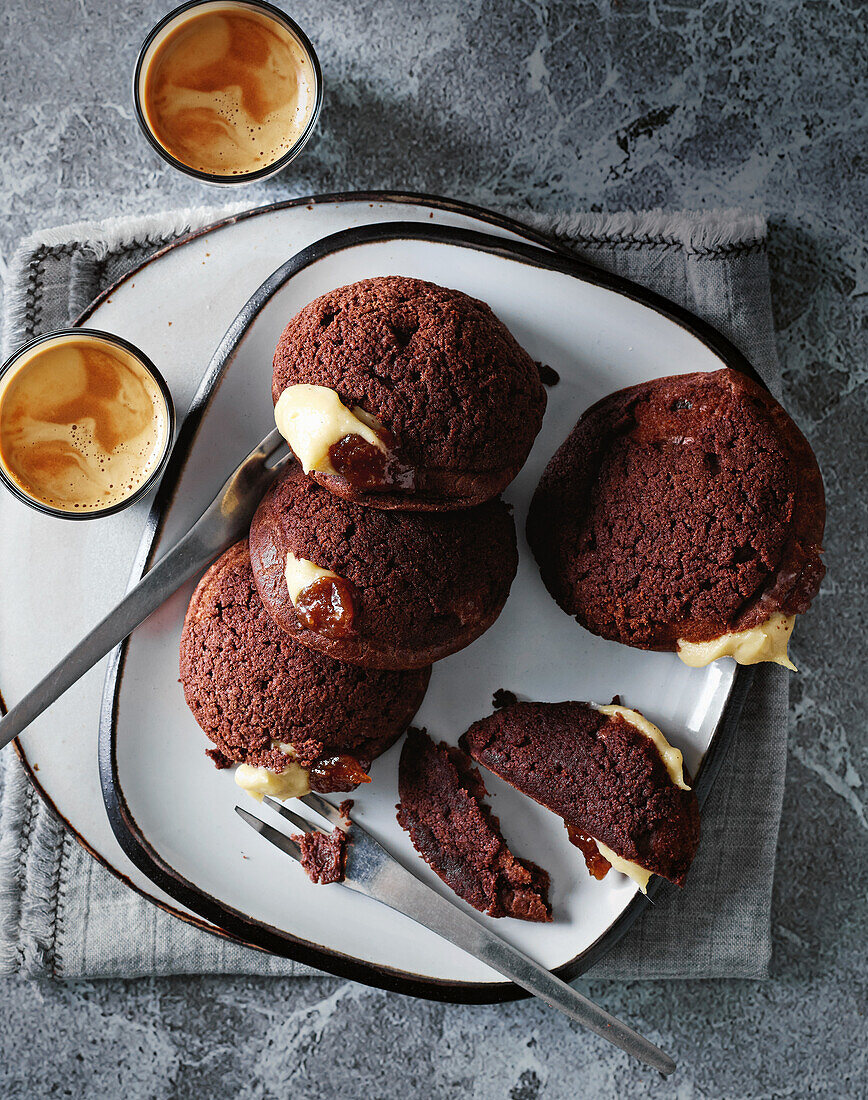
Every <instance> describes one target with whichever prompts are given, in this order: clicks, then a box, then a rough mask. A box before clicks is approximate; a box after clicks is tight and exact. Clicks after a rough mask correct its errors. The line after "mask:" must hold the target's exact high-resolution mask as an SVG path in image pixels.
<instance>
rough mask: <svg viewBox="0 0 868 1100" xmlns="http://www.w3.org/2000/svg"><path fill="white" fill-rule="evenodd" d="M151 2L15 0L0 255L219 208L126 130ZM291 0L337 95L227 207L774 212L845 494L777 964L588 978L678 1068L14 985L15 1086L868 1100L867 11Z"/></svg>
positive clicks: (794, 308)
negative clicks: (679, 976) (357, 203)
mask: <svg viewBox="0 0 868 1100" xmlns="http://www.w3.org/2000/svg"><path fill="white" fill-rule="evenodd" d="M168 6H169V5H168V3H167V2H164V3H159V2H150V0H55V2H54V3H48V2H46V0H2V3H0V43H2V46H0V122H2V130H0V132H2V135H3V138H2V141H3V144H2V156H0V264H2V262H3V259H4V258H7V259H8V256H9V255H10V254H11V251H12V249H13V248H14V246H15V243H16V241H17V240H18V239H19V238H20V237H21V236H22V235H23V234H25V233H27V232H29V231H30V230H33V229H36V228H40V227H43V226H48V225H52V224H57V223H61V222H68V221H72V220H76V219H79V218H99V217H104V216H106V215H109V214H115V213H123V212H144V211H149V210H155V209H164V208H168V207H171V206H180V205H189V204H194V203H199V202H203V201H208V202H214V201H219V195H217V194H215V192H214V191H212V190H208V189H206V188H204V187H203V186H200V185H198V184H196V183H194V182H192V181H189V180H186V179H185V178H182V177H180V176H179V175H176V174H175V173H173V172H172V171H171V170H170V169H169V168H167V167H163V166H162V165H161V164H160V163H159V162H158V161H157V160H156V158H155V157H154V155H153V154H152V153H151V151H150V149H149V148H148V147H147V146H146V145H145V143H144V141H143V140H142V139H141V138H140V136H139V133H138V131H137V128H136V125H135V122H134V120H133V115H132V110H131V106H130V90H129V84H130V73H131V71H132V66H133V62H134V59H135V54H136V50H137V46H138V44H139V42H140V41H141V39H142V37H143V36H144V34H145V32H146V31H147V30H148V28H149V26H150V25H151V24H152V23H153V22H154V21H155V20H156V19H157V17H158V16H160V15H162V14H163V12H164V11H165V10H167V7H168ZM287 10H291V11H292V13H293V14H294V15H295V16H296V17H297V18H298V20H299V21H300V22H301V24H302V25H303V26H304V27H305V29H306V30H307V31H308V33H309V34H310V36H311V37H312V39H313V40H314V41H315V43H316V44H317V46H318V48H319V51H320V53H321V57H322V62H323V67H324V70H325V78H326V86H327V92H326V101H325V109H324V112H323V116H322V124H321V127H320V131H319V134H318V136H317V137H316V138H315V139H314V141H313V142H312V143H311V145H310V146H309V147H308V150H307V151H306V152H305V154H304V155H303V157H302V158H301V160H300V161H299V162H298V163H297V166H293V167H292V168H291V169H290V171H289V172H288V173H287V174H285V175H284V176H282V177H280V178H278V179H276V180H272V181H269V182H267V183H264V184H261V185H259V186H256V187H251V188H250V189H249V190H247V191H246V192H244V194H245V197H247V198H249V200H250V203H251V205H254V204H256V203H260V202H264V201H270V200H273V199H277V198H283V197H284V196H289V195H295V194H303V193H307V192H316V191H329V190H342V189H351V188H402V189H415V190H424V191H431V192H439V193H442V194H444V195H452V196H454V197H456V198H461V199H466V200H470V201H472V202H476V203H481V204H488V205H491V206H494V207H498V206H505V205H513V204H515V203H518V204H523V205H526V206H527V207H528V209H535V210H559V209H564V208H570V209H571V208H576V207H578V208H589V209H596V210H599V209H611V210H618V209H623V208H627V207H632V208H640V207H655V206H662V207H666V208H670V209H672V208H679V207H714V206H718V205H733V204H743V205H745V206H747V207H749V208H753V209H759V210H762V211H764V212H766V213H767V215H768V217H769V219H770V222H771V226H772V232H771V253H772V273H773V297H774V305H775V310H776V320H777V325H778V330H779V334H780V335H779V347H780V354H781V358H782V361H783V364H784V383H785V393H786V401H787V404H788V406H789V408H790V409H791V411H792V412H793V414H794V416H795V417H796V419H797V420H798V421H799V423H800V424H801V426H802V427H803V428H804V430H805V431H806V432H807V434H808V436H809V437H810V439H811V442H812V443H813V445H814V448H815V449H816V451H817V454H818V455H819V458H820V462H821V464H822V467H823V471H824V474H825V478H826V486H827V490H828V496H829V505H830V523H829V531H828V538H827V549H828V553H827V562H828V566H829V576H828V578H827V580H826V582H825V584H824V587H823V591H822V593H821V595H820V597H819V599H818V600H817V601H816V603H815V606H814V609H813V611H812V613H811V615H810V616H808V617H807V619H806V620H805V622H804V623H800V625H799V630H798V636H797V640H796V642H795V646H794V652H795V660H796V663H797V664H798V665H799V668H800V669H801V670H802V674H801V675H800V676H796V677H794V678H793V698H792V730H791V754H790V759H789V776H788V783H787V793H786V801H785V808H784V825H783V829H782V832H781V840H780V850H779V862H778V874H777V879H776V883H775V909H774V934H775V954H774V960H773V978H772V980H770V981H768V982H764V983H749V982H736V981H732V982H699V981H697V982H677V983H674V982H673V983H644V984H643V983H631V984H628V985H621V986H614V985H611V984H607V983H602V982H598V983H593V984H592V985H591V992H592V995H594V996H595V997H597V998H598V999H599V1000H600V1001H601V1002H602V1003H603V1004H605V1005H606V1006H607V1007H608V1008H610V1009H611V1010H612V1011H613V1012H616V1013H618V1014H620V1015H622V1016H624V1017H625V1018H626V1019H627V1020H628V1021H630V1022H632V1023H634V1024H635V1025H636V1026H637V1027H640V1028H641V1029H642V1030H644V1031H645V1032H646V1033H647V1034H648V1035H649V1036H650V1037H652V1038H653V1039H655V1040H656V1041H658V1042H659V1043H661V1044H662V1045H663V1046H664V1047H665V1048H666V1049H667V1050H669V1051H671V1052H672V1053H674V1054H675V1055H676V1056H677V1057H678V1059H679V1062H680V1068H679V1071H678V1074H677V1076H676V1077H675V1078H674V1080H673V1081H672V1082H668V1083H667V1082H664V1081H663V1080H662V1079H659V1078H658V1079H654V1078H653V1075H649V1074H647V1073H644V1072H643V1071H642V1070H639V1069H637V1068H636V1067H635V1066H633V1065H632V1064H630V1063H628V1061H627V1059H626V1058H625V1057H624V1056H622V1055H621V1054H620V1053H619V1052H617V1051H615V1050H613V1049H612V1048H610V1047H608V1046H607V1045H606V1044H604V1043H602V1042H600V1041H598V1040H596V1039H595V1038H594V1037H593V1036H591V1035H589V1034H587V1033H585V1032H584V1031H582V1030H581V1029H579V1028H578V1027H573V1026H571V1025H570V1024H569V1023H568V1022H566V1021H565V1020H564V1019H563V1018H561V1017H559V1016H557V1015H555V1014H553V1013H551V1012H549V1011H547V1010H546V1009H545V1008H543V1007H541V1006H539V1005H537V1004H527V1003H520V1004H514V1005H510V1006H505V1007H473V1008H467V1007H454V1006H448V1005H433V1004H427V1003H424V1002H417V1001H413V1000H410V999H409V998H405V997H398V996H390V995H388V994H384V993H380V992H376V991H374V990H370V989H366V988H363V987H361V986H356V985H352V984H349V983H346V982H342V981H339V980H337V979H324V980H316V981H288V982H280V981H269V980H252V979H192V980H189V979H183V978H179V979H174V980H160V981H131V982H125V981H110V982H102V983H84V984H78V985H71V986H63V985H58V984H33V983H26V982H15V981H6V982H4V983H2V984H0V1051H2V1054H0V1093H2V1094H3V1095H4V1096H8V1097H43V1096H49V1095H63V1096H74V1097H110V1098H114V1097H125V1098H127V1100H139V1098H142V1097H184V1098H187V1097H194V1098H197V1097H200V1096H201V1097H204V1096H208V1097H212V1098H214V1100H220V1098H223V1097H230V1096H232V1097H234V1096H243V1097H251V1098H260V1097H278V1096H290V1097H294V1098H299V1100H301V1098H304V1100H315V1098H316V1100H319V1098H331V1097H337V1096H339V1095H340V1096H341V1097H344V1098H349V1100H368V1098H393V1097H394V1098H397V1097H402V1098H403V1097H423V1098H426V1100H427V1098H440V1097H453V1096H455V1097H472V1098H479V1100H489V1098H498V1097H504V1098H507V1100H536V1098H540V1100H542V1098H545V1100H560V1098H564V1100H567V1098H570V1100H572V1098H574V1097H625V1096H632V1095H636V1096H661V1097H662V1096H671V1095H677V1096H679V1097H681V1098H684V1100H692V1098H695V1097H713V1098H724V1097H726V1098H729V1097H731V1098H748V1097H749V1098H760V1097H783V1096H786V1097H801V1096H808V1095H810V1096H840V1097H845V1096H856V1095H862V1096H864V1095H866V1093H865V1091H864V1090H865V1087H866V1085H865V1081H866V1043H865V1030H864V1029H865V1018H864V1012H865V1006H866V983H865V976H866V944H865V922H864V916H865V910H864V890H865V853H866V845H865V839H866V831H868V822H866V814H865V793H864V788H863V783H862V778H861V776H862V774H863V773H864V771H865V767H866V760H865V737H864V734H865V725H866V722H865V718H866V712H865V694H866V693H865V688H864V680H865V676H864V667H865V656H866V653H865V645H864V638H863V635H864V617H863V614H862V606H863V602H864V594H865V587H866V586H865V580H864V573H865V567H864V552H865V509H864V507H863V505H862V504H861V503H860V493H863V492H864V488H865V472H866V461H865V448H864V444H865V425H866V417H865V399H864V398H865V377H866V347H865V341H864V332H865V328H864V312H862V307H863V306H864V301H865V285H864V271H865V264H864V259H865V235H864V224H865V206H864V196H865V192H864V187H865V177H864V171H865V164H866V140H865V134H866V127H865V113H866V112H865V108H866V96H865V52H864V51H865V22H864V19H865V10H864V5H863V4H862V3H861V2H860V0H828V2H823V0H801V2H799V0H772V2H767V3H763V2H761V0H753V2H748V0H707V2H704V3H694V2H691V0H671V2H668V3H667V2H664V0H657V2H655V0H620V2H617V0H598V2H596V3H589V2H578V0H571V2H562V3H550V4H545V3H532V2H510V0H489V2H483V0H439V2H437V0H431V2H429V3H422V2H418V0H295V2H293V3H292V4H291V5H287ZM860 19H861V20H862V23H861V26H862V32H861V52H860V41H859V37H858V26H859V20H860ZM232 197H235V196H234V194H233V196H232ZM860 198H861V199H862V200H863V202H862V203H861V204H860V201H859V200H860ZM860 207H861V208H860ZM860 863H861V871H859V865H860ZM860 910H861V911H860Z"/></svg>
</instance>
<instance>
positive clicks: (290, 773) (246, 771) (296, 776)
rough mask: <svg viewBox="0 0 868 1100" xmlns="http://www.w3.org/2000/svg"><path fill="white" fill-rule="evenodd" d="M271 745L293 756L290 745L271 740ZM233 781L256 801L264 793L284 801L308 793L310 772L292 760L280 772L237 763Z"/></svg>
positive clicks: (262, 796) (259, 799)
mask: <svg viewBox="0 0 868 1100" xmlns="http://www.w3.org/2000/svg"><path fill="white" fill-rule="evenodd" d="M271 746H272V748H276V749H280V751H281V752H282V753H283V754H284V755H285V756H291V757H294V756H295V752H294V751H293V748H292V746H291V745H284V744H282V743H281V742H278V741H272V743H271ZM235 782H236V783H237V784H238V786H239V787H241V789H242V790H245V791H247V793H248V794H249V795H251V796H252V797H253V798H255V799H256V801H257V802H261V801H262V799H263V798H264V797H265V795H270V796H271V797H272V798H279V799H280V800H281V801H285V800H286V799H287V798H300V797H301V796H302V795H303V794H310V772H309V771H308V770H307V768H303V767H302V766H301V765H300V764H296V763H294V762H293V761H290V763H288V764H287V765H286V767H285V768H284V770H283V771H282V772H273V771H271V769H270V768H254V767H253V766H252V765H250V764H239V765H238V767H237V768H236V769H235Z"/></svg>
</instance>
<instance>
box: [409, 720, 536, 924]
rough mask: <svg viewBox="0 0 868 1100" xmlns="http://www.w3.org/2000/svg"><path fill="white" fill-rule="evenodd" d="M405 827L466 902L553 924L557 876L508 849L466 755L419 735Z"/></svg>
mask: <svg viewBox="0 0 868 1100" xmlns="http://www.w3.org/2000/svg"><path fill="white" fill-rule="evenodd" d="M398 792H399V795H400V798H401V801H400V804H399V805H398V824H399V825H400V826H401V827H402V828H403V829H406V830H407V832H408V833H409V834H410V840H411V841H412V842H413V847H414V848H415V849H416V851H417V852H418V853H419V855H420V856H422V858H423V859H424V860H425V862H426V863H428V864H429V865H430V866H431V867H432V868H433V869H434V870H435V871H436V872H437V874H438V875H439V876H440V878H441V879H443V881H444V882H445V883H446V885H447V886H448V887H449V888H450V889H452V890H454V891H455V893H456V894H458V896H459V897H462V898H464V900H465V901H466V902H468V903H469V904H470V905H472V906H473V908H474V909H478V910H479V912H480V913H487V914H488V916H490V917H517V918H518V919H519V920H528V921H550V920H551V919H552V914H551V906H550V905H549V901H548V888H549V876H548V873H547V872H546V871H544V870H543V869H542V868H541V867H537V865H536V864H535V863H531V862H530V861H529V860H525V859H519V858H518V857H517V856H514V855H513V854H512V852H511V851H510V850H509V848H508V847H507V844H506V841H505V840H504V839H503V836H502V835H501V832H500V822H499V821H498V819H497V818H496V817H495V816H494V814H493V813H492V812H491V809H490V808H489V807H488V806H487V805H486V804H485V803H484V802H483V801H482V799H483V798H484V797H485V795H486V790H485V785H484V784H483V782H482V777H481V776H480V774H479V771H478V770H477V769H476V768H474V767H473V766H472V764H471V762H470V760H469V759H468V758H467V757H466V756H465V755H464V753H463V752H461V751H460V750H459V749H456V748H455V747H453V746H451V745H447V744H446V743H445V742H442V743H441V744H440V745H435V744H434V742H433V741H432V740H431V738H430V737H428V735H427V734H426V733H424V732H423V731H421V730H417V729H413V728H412V727H411V729H410V730H409V731H408V733H407V740H406V741H405V742H404V747H403V749H402V751H401V764H400V771H399V776H398Z"/></svg>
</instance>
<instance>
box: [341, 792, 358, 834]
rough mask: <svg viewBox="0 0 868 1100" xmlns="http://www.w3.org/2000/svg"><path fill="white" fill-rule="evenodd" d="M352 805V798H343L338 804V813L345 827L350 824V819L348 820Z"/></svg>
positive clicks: (353, 802) (353, 803)
mask: <svg viewBox="0 0 868 1100" xmlns="http://www.w3.org/2000/svg"><path fill="white" fill-rule="evenodd" d="M354 805H355V801H354V800H353V799H352V798H345V799H344V800H343V802H342V803H341V804H340V806H338V813H339V814H340V815H341V817H342V818H343V819H344V824H345V825H346V826H347V827H349V826H350V825H352V821H351V820H350V810H351V809H352V808H353V806H354Z"/></svg>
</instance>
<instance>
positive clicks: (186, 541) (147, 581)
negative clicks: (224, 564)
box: [0, 510, 232, 749]
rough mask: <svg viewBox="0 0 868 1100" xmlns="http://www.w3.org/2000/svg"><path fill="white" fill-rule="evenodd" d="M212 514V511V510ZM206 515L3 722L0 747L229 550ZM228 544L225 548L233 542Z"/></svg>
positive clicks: (3, 746)
mask: <svg viewBox="0 0 868 1100" xmlns="http://www.w3.org/2000/svg"><path fill="white" fill-rule="evenodd" d="M209 511H210V510H209ZM207 519H208V512H207V511H206V513H205V515H203V516H202V517H201V518H200V519H199V520H198V521H197V522H196V523H195V524H194V525H193V527H192V528H191V529H190V530H189V531H188V532H187V534H186V535H185V536H184V537H183V538H182V539H181V541H180V542H179V543H177V545H176V546H174V547H173V549H171V550H170V551H169V553H168V554H166V555H165V557H163V558H161V559H160V561H159V562H157V564H156V565H155V566H154V567H153V569H151V570H150V571H149V572H148V573H146V574H145V576H144V577H143V578H142V580H140V581H139V583H138V584H137V585H136V586H135V588H133V589H132V590H131V591H130V592H129V593H128V594H127V595H126V596H125V597H124V598H123V599H122V600H121V602H120V603H119V604H118V605H117V607H116V608H115V609H114V610H113V611H111V612H110V613H109V614H108V615H106V617H105V618H104V619H103V620H102V622H100V623H98V624H97V626H95V627H94V628H93V630H91V632H90V633H89V634H87V635H86V636H85V637H84V638H82V640H81V641H80V642H79V643H78V645H77V646H75V648H74V649H72V650H70V652H69V653H67V655H66V656H65V657H64V658H63V660H62V661H61V662H60V663H59V664H57V665H55V666H54V668H53V669H52V670H51V672H49V673H48V675H47V676H46V677H45V678H44V679H42V680H40V682H39V683H38V684H37V685H36V687H34V688H32V689H31V690H30V691H29V692H28V693H27V694H26V695H25V696H24V698H23V699H22V700H21V701H20V702H18V703H16V705H15V706H14V707H13V708H12V709H11V710H10V711H8V712H7V713H6V714H5V715H4V717H3V718H0V749H3V748H5V747H6V745H8V744H9V742H10V741H11V740H12V739H13V738H14V737H17V736H18V734H19V733H21V732H22V730H24V729H26V728H27V727H28V726H29V725H30V723H31V722H32V721H33V720H34V719H35V718H38V717H39V715H40V714H42V712H43V711H44V710H46V709H47V708H48V707H50V706H51V704H52V703H53V702H54V701H55V700H56V699H59V698H60V696H61V695H63V693H64V692H65V691H66V690H67V689H68V688H70V687H72V685H73V684H74V683H75V682H76V681H77V680H80V679H81V677H82V676H84V674H85V673H86V672H87V671H88V670H89V669H91V668H93V666H94V665H95V664H96V663H97V661H99V660H100V659H101V658H103V657H105V655H106V654H107V653H109V652H110V651H111V650H112V649H114V647H115V646H116V645H118V644H119V643H120V642H122V641H123V640H124V638H126V637H127V635H128V634H131V633H132V631H133V630H134V629H135V628H136V627H137V626H138V625H139V623H141V622H144V620H145V619H146V618H147V617H148V615H150V614H151V612H152V611H155V610H156V609H157V608H158V607H159V606H160V604H161V603H163V601H164V600H165V599H167V597H168V596H170V595H171V594H172V593H173V592H175V591H176V590H177V589H178V588H180V587H181V585H182V584H183V583H184V582H185V581H188V580H189V579H190V578H191V577H193V576H195V575H196V573H197V572H199V570H200V569H202V568H203V567H204V566H205V565H207V564H208V562H209V561H211V560H212V559H213V558H215V557H216V556H217V554H219V553H220V550H221V549H225V546H222V547H221V546H220V545H219V543H214V544H213V545H212V542H213V539H210V538H209V537H208V530H207V526H206V522H204V521H207ZM231 541H232V540H231V539H230V540H229V541H227V542H226V546H228V545H229V544H230V543H231Z"/></svg>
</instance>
